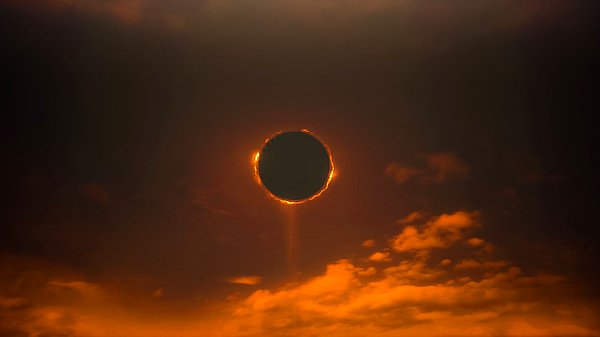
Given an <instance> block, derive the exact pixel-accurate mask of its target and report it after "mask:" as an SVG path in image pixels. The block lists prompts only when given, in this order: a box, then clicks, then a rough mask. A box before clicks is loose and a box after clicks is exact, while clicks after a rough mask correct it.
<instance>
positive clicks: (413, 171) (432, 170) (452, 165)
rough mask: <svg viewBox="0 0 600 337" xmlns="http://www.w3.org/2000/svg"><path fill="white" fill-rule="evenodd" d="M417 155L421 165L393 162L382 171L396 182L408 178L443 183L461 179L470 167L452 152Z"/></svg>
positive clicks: (402, 181)
mask: <svg viewBox="0 0 600 337" xmlns="http://www.w3.org/2000/svg"><path fill="white" fill-rule="evenodd" d="M417 157H418V158H419V159H421V160H422V161H424V164H423V165H422V166H411V165H406V164H401V163H396V162H393V163H390V164H388V165H387V166H386V167H385V170H384V172H385V174H387V175H388V176H390V177H391V178H392V179H393V180H394V181H395V182H396V183H398V184H404V183H406V182H408V181H410V180H417V181H420V182H429V183H443V182H446V181H449V180H455V179H463V178H465V177H467V176H468V174H469V172H470V167H469V166H468V165H467V164H466V163H465V162H463V161H462V160H461V159H460V158H458V157H457V156H456V155H455V154H453V153H423V154H419V155H418V156H417Z"/></svg>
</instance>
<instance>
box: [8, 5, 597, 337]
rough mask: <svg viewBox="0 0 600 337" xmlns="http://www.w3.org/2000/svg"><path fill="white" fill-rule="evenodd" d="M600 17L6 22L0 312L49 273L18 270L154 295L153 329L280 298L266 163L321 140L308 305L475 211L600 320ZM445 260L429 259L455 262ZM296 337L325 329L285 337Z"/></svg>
mask: <svg viewBox="0 0 600 337" xmlns="http://www.w3.org/2000/svg"><path fill="white" fill-rule="evenodd" d="M598 7H599V6H598V4H596V2H593V1H520V2H511V1H456V2H436V1H398V2H396V1H389V2H388V1H373V2H371V1H368V2H367V1H364V2H361V1H350V2H338V1H333V0H326V1H323V2H319V3H304V2H302V1H292V0H289V1H281V2H277V1H245V2H218V1H212V0H209V1H191V0H190V1H186V0H180V1H168V2H163V1H157V0H139V1H137V0H126V1H99V0H75V1H71V2H65V1H59V0H47V1H42V2H34V1H0V41H2V52H1V53H0V76H1V77H0V78H1V81H0V85H1V86H0V110H1V111H2V116H3V122H2V124H1V126H0V136H1V137H2V139H1V145H0V148H1V150H2V159H3V160H2V165H0V167H1V168H0V173H1V174H2V177H3V180H4V182H5V183H4V184H3V186H4V196H3V197H2V203H1V205H2V206H1V207H2V211H1V223H2V226H1V227H0V253H2V256H4V257H3V259H4V261H9V262H5V266H13V265H14V267H10V268H9V267H5V269H6V270H9V269H10V271H6V270H5V271H4V272H3V274H2V278H3V281H2V282H1V283H0V285H2V287H3V289H0V290H2V291H0V295H1V298H0V299H11V298H24V297H27V296H25V295H19V294H21V293H20V292H22V293H27V292H31V290H29V288H27V289H24V290H23V289H20V288H19V289H17V287H16V286H14V280H15V279H20V278H21V276H22V275H24V273H26V270H29V269H28V268H30V269H35V268H38V267H35V266H34V267H31V266H29V264H27V263H25V262H22V261H24V259H34V260H35V261H38V262H36V264H34V265H36V266H37V263H39V264H43V265H45V264H50V265H52V266H60V268H65V269H68V270H69V273H73V274H74V275H77V276H69V277H71V278H69V277H67V276H64V275H63V273H62V272H60V273H58V272H57V273H58V274H56V275H59V276H53V277H54V278H53V277H49V279H52V280H54V279H55V278H56V277H63V278H68V279H69V280H72V279H74V278H76V279H81V280H85V282H87V283H86V284H88V283H89V284H98V285H100V286H103V287H107V288H109V289H111V291H113V292H114V293H115V294H117V295H114V296H115V297H126V296H125V295H122V294H123V293H127V291H129V290H127V289H146V288H147V289H148V292H149V294H151V293H152V291H155V290H154V289H157V290H156V291H158V290H160V294H158V293H156V292H155V293H154V294H155V295H156V294H158V295H157V297H161V298H162V299H163V300H164V301H168V302H166V304H164V303H163V304H161V305H162V306H160V308H161V309H160V310H173V309H169V308H175V307H177V308H179V307H180V306H181V305H183V306H195V305H197V301H200V302H202V303H204V302H205V301H209V302H210V303H217V304H215V305H220V304H219V303H221V301H222V300H223V299H225V298H228V297H227V296H229V295H230V294H237V295H236V296H239V297H240V298H242V299H244V298H245V296H249V295H250V294H251V293H252V292H254V291H255V290H257V289H271V291H272V292H274V291H275V290H273V289H279V288H278V287H281V286H282V285H283V284H285V283H286V282H287V281H288V276H289V275H288V274H287V269H286V266H285V264H286V258H285V245H286V242H285V229H284V227H283V225H282V222H284V215H283V214H282V212H281V207H282V206H280V205H278V204H277V203H276V202H275V201H274V200H272V199H270V198H268V196H266V194H265V193H264V191H263V190H261V188H260V186H258V185H257V184H256V182H255V181H254V180H253V176H252V166H251V157H252V154H253V153H254V151H256V150H257V149H258V148H259V147H260V145H261V144H262V143H263V141H264V139H265V138H266V137H268V136H269V135H271V134H273V132H275V131H279V130H300V129H305V128H306V129H309V130H311V131H312V132H315V133H316V134H317V135H319V137H320V138H322V139H323V140H324V141H325V142H326V143H327V145H328V146H329V147H330V149H331V152H332V155H333V159H334V161H335V164H336V173H337V174H336V177H335V179H334V181H333V182H332V184H331V186H330V187H329V189H328V190H327V191H326V192H325V193H324V194H323V195H322V196H321V197H319V198H318V199H315V200H312V201H311V202H310V203H307V204H305V205H304V204H303V205H300V206H299V207H300V208H299V209H298V215H297V216H298V218H297V219H298V222H299V230H300V239H299V241H300V248H299V249H300V250H299V254H300V259H299V263H300V270H301V272H302V275H303V276H302V278H301V281H298V282H309V283H307V284H310V282H311V281H310V280H312V278H315V277H317V278H318V277H319V275H323V273H325V270H326V269H325V268H326V266H328V264H329V263H332V262H333V261H336V260H339V259H341V258H346V259H351V260H352V261H362V260H361V256H363V255H364V254H365V249H369V248H368V247H369V246H370V245H371V244H369V243H364V241H365V240H368V239H369V240H373V241H374V242H376V243H377V246H376V247H378V248H379V250H380V252H381V253H382V254H384V255H385V254H388V253H389V254H400V255H398V257H397V258H398V259H400V260H398V261H401V260H402V259H404V257H403V255H402V254H404V252H405V251H406V250H407V249H409V248H406V247H407V246H402V245H401V244H400V243H399V241H398V240H399V239H398V238H400V237H401V235H399V234H398V233H400V232H402V230H403V226H406V223H405V222H403V221H404V220H402V219H404V217H406V216H407V215H409V214H411V213H413V212H415V211H417V212H419V213H418V214H421V215H419V218H421V217H422V218H423V219H427V218H428V217H431V219H444V218H443V216H441V215H443V214H455V215H456V214H459V213H456V212H467V213H464V214H470V215H469V217H470V218H469V219H471V218H477V219H478V220H477V223H478V224H482V225H478V226H474V227H477V228H478V229H477V237H480V238H483V239H484V240H485V242H491V243H493V246H494V254H495V256H496V257H497V258H499V259H502V261H509V262H510V263H511V264H514V265H518V266H519V268H520V269H521V270H522V271H523V273H524V274H527V275H529V274H528V273H531V274H532V275H533V274H535V273H539V272H543V273H548V274H556V275H566V276H567V278H568V279H569V280H570V281H568V282H567V283H569V284H571V285H573V284H575V285H576V286H574V288H575V289H576V292H577V293H578V294H579V295H580V296H581V297H582V298H584V299H585V300H584V301H583V303H584V304H585V305H591V306H592V307H594V308H598V303H599V302H598V295H600V294H598V290H597V286H596V285H597V284H598V283H599V282H600V272H599V269H598V267H597V262H598V258H600V255H599V251H598V246H597V233H598V229H597V226H598V225H599V223H598V220H597V219H598V215H597V210H598V207H597V199H598V198H597V197H596V194H597V191H598V190H599V187H600V186H599V183H598V182H599V180H598V178H597V176H596V174H597V167H598V159H597V156H596V154H597V152H598V151H597V149H596V148H595V145H594V144H596V143H598V140H599V139H598V138H599V136H598V135H599V132H598V130H597V124H596V123H594V115H595V114H597V112H598V111H599V108H600V106H599V104H598V85H597V84H598V60H599V59H600V58H599V56H600V55H598V52H597V51H596V48H595V47H596V45H597V44H598V41H599V36H598V30H597V22H598V19H599V15H598V13H599V12H598V9H599V8H598ZM468 212H471V213H468ZM415 214H417V213H415ZM460 214H463V213H460ZM440 216H441V217H440ZM436 217H440V218H436ZM405 220H406V219H405ZM406 221H408V220H406ZM411 221H412V220H411ZM423 221H425V220H423ZM457 221H458V220H457ZM407 223H408V222H407ZM433 223H435V220H430V221H429V222H427V221H425V222H424V223H423V224H422V225H423V226H425V227H422V228H424V229H423V230H424V232H423V233H424V234H423V235H426V234H427V233H430V234H431V232H427V230H426V228H428V227H427V226H429V227H431V228H433V227H432V226H434V225H432V224H433ZM469 223H471V222H469ZM418 228H421V227H418ZM449 233H450V234H449V235H451V236H452V235H458V234H457V232H453V231H452V230H449ZM461 233H462V232H461ZM432 235H433V234H432ZM461 235H462V234H461ZM395 238H396V239H395ZM444 238H445V239H443V240H446V239H447V237H444ZM464 238H465V239H466V237H464ZM437 239H440V237H437ZM394 240H395V241H394ZM440 240H441V239H440ZM443 240H442V241H443ZM448 240H450V241H444V242H446V243H445V244H440V245H438V246H428V247H430V248H431V247H438V248H442V247H443V248H444V249H448V254H449V256H450V259H452V260H453V261H454V260H455V259H458V258H455V257H454V256H458V255H457V254H458V253H457V252H456V251H455V250H456V249H458V248H456V247H450V246H448V245H449V242H455V241H452V240H454V239H448ZM457 240H458V239H457ZM386 242H388V243H390V242H391V243H390V245H391V246H389V247H387V248H383V247H386ZM429 242H431V241H429ZM456 242H458V241H456ZM468 242H470V241H468ZM473 242H475V241H473ZM361 243H363V246H366V247H367V248H362V247H361ZM473 245H474V246H477V245H478V244H477V243H473ZM415 247H416V246H415ZM490 247H491V246H490ZM411 249H412V248H411ZM414 249H417V248H414ZM428 254H429V255H428V256H429V260H428V261H429V262H431V261H433V260H435V259H439V258H441V255H439V252H438V253H436V251H432V252H429V253H428ZM436 254H438V255H436ZM417 255H418V256H420V257H422V256H423V255H419V254H417ZM394 256H396V255H394ZM371 257H373V256H371ZM379 257H381V256H379ZM379 257H373V258H372V259H371V260H372V261H376V260H377V261H387V260H386V259H387V258H385V257H381V258H379ZM10 261H12V262H10ZM393 261H394V262H389V263H395V262H397V261H396V260H393ZM457 261H458V260H457ZM429 262H428V263H429ZM357 263H358V262H357ZM24 266H29V267H24ZM11 268H12V269H11ZM39 268H41V269H42V270H47V269H48V268H49V267H48V268H46V267H39ZM52 268H54V267H52ZM61 270H62V269H61ZM327 270H329V269H327ZM327 273H329V272H327ZM53 275H54V274H53ZM60 275H63V276H60ZM68 275H71V274H68ZM325 275H329V274H325ZM238 276H252V277H258V278H259V279H260V280H261V281H262V283H260V284H258V285H257V282H258V281H256V279H252V278H250V279H249V280H250V281H248V280H246V281H240V282H237V281H235V280H234V279H235V278H236V277H238ZM131 280H134V281H131ZM139 280H143V281H139ZM226 280H229V282H228V281H226ZM232 280H233V281H232ZM253 280H254V281H253ZM49 282H57V281H49ZM61 282H62V281H61ZM65 282H66V281H65ZM82 282H83V281H82ZM239 283H246V285H240V284H239ZM248 283H249V284H248ZM52 284H54V283H52ZM9 289H10V290H9ZM115 289H117V290H115ZM123 289H125V290H123ZM140 291H141V290H140ZM144 291H145V290H144ZM163 293H164V295H163ZM119 294H121V295H119ZM40 296H41V297H40V298H45V297H43V296H42V295H40ZM132 296H133V295H132ZM253 296H254V295H253ZM540 296H541V295H540ZM542 297H543V298H546V297H548V295H544V296H542ZM252 298H253V297H252ZM198 299H202V300H198ZM27 300H28V301H30V303H31V305H32V306H36V307H37V305H38V302H41V300H37V299H36V297H35V296H33V295H32V297H31V298H27ZM136 301H137V300H131V301H129V300H128V302H126V304H127V305H130V304H131V303H138V302H136ZM194 301H196V302H194ZM203 301H204V302H203ZM7 303H8V302H7ZM11 303H12V302H11ZM61 303H62V302H61ZM182 303H183V304H182ZM244 303H246V302H244ZM131 305H133V304H131ZM125 306H126V305H125ZM7 308H8V309H7ZM11 308H12V307H10V306H6V307H3V309H2V310H3V311H5V312H9V311H10V310H12V309H11ZM165 308H167V309H165ZM65 310H66V309H65ZM156 310H159V309H156ZM586 310H587V309H586ZM590 310H591V309H590ZM586 312H588V311H586ZM10 315H17V314H15V313H14V312H13V311H10ZM282 315H283V314H282ZM11 317H12V316H11ZM94 317H96V316H94ZM536 317H537V316H536ZM544 317H546V316H544ZM548 317H551V316H548ZM551 318H552V317H551ZM551 318H550V321H552V319H551ZM22 320H23V321H26V319H24V318H23V319H22ZM14 321H15V322H17V321H19V322H20V320H14ZM592 321H593V320H592ZM528 322H529V321H528ZM536 322H537V321H536ZM588 322H589V321H588ZM0 323H2V324H0V332H2V331H13V332H14V331H19V332H22V331H28V332H31V331H33V330H31V329H33V328H31V327H27V328H24V327H23V326H19V325H18V324H16V323H15V325H14V326H13V325H10V324H8V323H6V322H4V321H0ZM336 324H337V323H336ZM407 324H408V323H407ZM527 324H529V323H527ZM565 324H566V323H565ZM573 324H575V323H573ZM586 324H587V323H582V324H580V325H577V324H575V325H577V326H578V327H581V328H582V329H583V328H585V329H588V330H586V331H588V332H590V333H596V334H598V331H600V330H598V326H597V325H595V326H594V325H593V324H592V325H589V324H587V325H586ZM409 325H410V324H409ZM531 325H532V326H536V325H535V324H534V323H531ZM297 326H302V327H306V326H309V327H312V325H310V324H306V325H294V326H293V327H290V328H289V330H285V329H284V330H281V331H283V334H282V335H286V334H289V335H290V336H292V335H303V334H306V333H307V332H306V331H304V330H302V331H301V332H298V331H300V330H298V331H297V330H294V329H296V328H297ZM336 326H337V325H336ZM2 329H4V330H2ZM27 329H30V330H27ZM36 329H38V328H36ZM39 329H42V330H40V331H45V330H43V328H39ZM48 329H49V328H48ZM57 329H58V328H57ZM70 329H71V328H70ZM73 329H75V328H73ZM35 331H38V330H35ZM52 331H54V330H52ZM57 331H58V330H57ZM61 331H62V330H61ZM68 331H69V334H71V335H73V336H77V335H78V333H79V332H78V330H77V329H75V330H68ZM269 331H270V330H269ZM310 331H312V333H314V331H313V330H310ZM350 331H352V330H350ZM407 331H408V330H407ZM493 331H495V333H496V334H497V335H510V333H509V332H506V331H504V330H502V331H501V330H493ZM519 331H521V330H519ZM525 331H528V330H525ZM536 331H537V330H536ZM560 331H566V332H563V333H564V334H566V335H569V334H571V333H573V332H572V330H560ZM577 331H579V330H577ZM346 332H347V331H346ZM580 332H581V331H580ZM257 333H258V332H257ZM0 334H1V333H0ZM260 334H261V333H258V335H260ZM262 334H263V335H265V332H264V331H263V332H262ZM317 334H318V333H317ZM582 334H583V333H582ZM99 335H101V334H99ZM267 335H268V333H267Z"/></svg>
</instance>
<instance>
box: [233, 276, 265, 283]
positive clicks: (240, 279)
mask: <svg viewBox="0 0 600 337" xmlns="http://www.w3.org/2000/svg"><path fill="white" fill-rule="evenodd" d="M227 282H229V283H234V284H244V285H257V284H259V283H261V282H262V277H260V276H236V277H231V278H228V279H227Z"/></svg>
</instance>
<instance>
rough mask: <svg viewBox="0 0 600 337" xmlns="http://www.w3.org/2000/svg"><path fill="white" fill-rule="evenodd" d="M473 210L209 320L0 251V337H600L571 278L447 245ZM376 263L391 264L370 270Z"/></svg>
mask: <svg viewBox="0 0 600 337" xmlns="http://www.w3.org/2000/svg"><path fill="white" fill-rule="evenodd" d="M477 215H478V213H477V212H464V211H458V212H454V213H448V214H441V215H439V216H434V217H431V218H430V219H428V220H426V221H425V222H424V223H423V224H422V225H421V226H417V225H411V226H408V227H407V228H409V227H410V228H413V229H414V231H415V235H412V236H403V234H405V233H406V228H405V229H404V230H403V231H402V232H401V233H400V234H399V235H398V236H397V237H396V238H395V239H394V240H392V241H391V242H390V247H389V248H392V249H393V251H391V252H388V251H381V252H376V253H374V254H371V255H370V256H369V257H372V258H365V257H363V258H358V259H357V260H356V261H352V260H349V259H343V260H339V261H336V262H332V263H329V264H328V265H327V267H326V270H325V272H324V273H322V274H320V275H317V276H315V277H310V278H307V279H305V280H302V281H299V282H295V283H290V284H285V285H283V286H280V287H275V288H264V289H259V290H256V291H254V292H253V293H251V294H250V295H248V296H244V297H241V298H240V297H230V299H224V300H223V302H222V303H218V304H216V305H214V307H212V310H211V311H210V312H211V314H210V315H207V316H202V315H200V314H199V313H200V312H202V311H199V310H198V309H197V308H199V306H197V307H194V306H192V309H189V310H181V311H176V310H175V311H174V310H172V308H169V309H168V310H165V309H164V308H162V307H160V306H159V305H158V304H157V303H164V301H168V299H165V298H163V297H162V290H161V291H160V292H159V293H160V295H161V296H157V290H154V292H153V291H152V289H156V288H149V291H148V292H147V294H146V295H145V296H143V297H139V298H137V297H136V298H132V297H131V296H126V295H125V294H123V293H120V292H119V290H118V289H119V288H112V287H110V286H107V285H102V284H98V283H93V282H90V281H87V280H84V279H83V278H81V277H79V276H77V275H76V274H73V273H72V272H70V271H68V270H66V269H64V268H62V269H61V268H59V267H56V266H48V265H45V264H43V263H39V262H35V261H33V262H32V261H30V260H27V259H16V258H14V257H11V256H6V255H0V262H2V263H1V264H0V271H1V275H2V277H3V278H2V282H1V283H0V335H7V336H12V335H24V336H73V337H84V336H85V337H111V336H133V337H136V336H139V337H159V336H160V337H169V336H173V337H175V336H178V337H186V336H199V335H201V336H207V337H225V336H227V337H242V336H245V337H254V336H256V337H258V336H290V337H292V336H313V335H315V336H333V337H338V336H339V337H341V336H344V337H346V336H356V337H358V336H373V337H391V336H394V337H396V336H400V337H402V336H434V337H435V336H446V337H450V336H556V335H564V336H600V330H599V329H598V325H597V323H596V318H597V317H598V314H599V312H598V311H597V307H596V306H595V305H596V304H597V303H594V302H593V301H592V300H590V301H589V302H586V301H582V300H581V297H577V296H574V294H576V293H577V292H576V289H575V288H573V287H572V285H573V283H572V282H573V281H572V280H569V282H566V278H565V277H563V276H560V275H551V274H546V273H533V274H528V273H526V272H524V271H522V270H521V269H520V268H518V267H517V266H514V265H511V264H509V263H508V262H506V261H503V260H488V259H484V258H482V257H481V256H480V254H479V250H480V247H472V246H470V245H464V244H463V245H453V244H454V243H456V242H459V241H460V240H463V239H464V238H465V231H466V230H469V229H472V228H475V227H477V226H479V225H480V224H479V222H478V220H477ZM399 247H400V248H399ZM449 247H452V249H462V250H464V251H463V252H461V254H463V255H469V254H473V255H474V256H475V257H473V258H463V259H461V260H460V262H458V263H457V264H456V266H455V268H448V267H447V266H448V265H450V264H451V263H452V261H451V260H450V259H449V258H445V259H442V260H441V261H439V260H436V261H429V257H428V256H427V255H421V254H419V252H420V251H421V250H431V249H440V250H441V249H444V248H449ZM389 248H388V249H389ZM394 252H399V253H401V254H395V253H394ZM449 252H450V250H449V251H448V252H444V253H449ZM382 260H385V261H388V263H389V266H388V267H386V268H384V269H378V268H377V266H380V265H379V264H378V263H379V262H380V261H382ZM386 266H387V265H386ZM258 279H259V278H257V277H255V276H240V277H235V278H231V279H229V281H234V283H241V284H257V283H258ZM159 289H160V288H159ZM578 298H579V300H578ZM142 308H143V310H141V309H142ZM173 312H175V313H173ZM156 317H160V319H156Z"/></svg>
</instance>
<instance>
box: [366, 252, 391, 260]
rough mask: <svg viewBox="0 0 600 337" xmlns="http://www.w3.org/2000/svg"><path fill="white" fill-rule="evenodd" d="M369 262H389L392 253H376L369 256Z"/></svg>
mask: <svg viewBox="0 0 600 337" xmlns="http://www.w3.org/2000/svg"><path fill="white" fill-rule="evenodd" d="M369 260H371V261H375V262H387V261H390V260H391V259H390V253H388V252H375V253H373V254H371V256H369Z"/></svg>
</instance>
